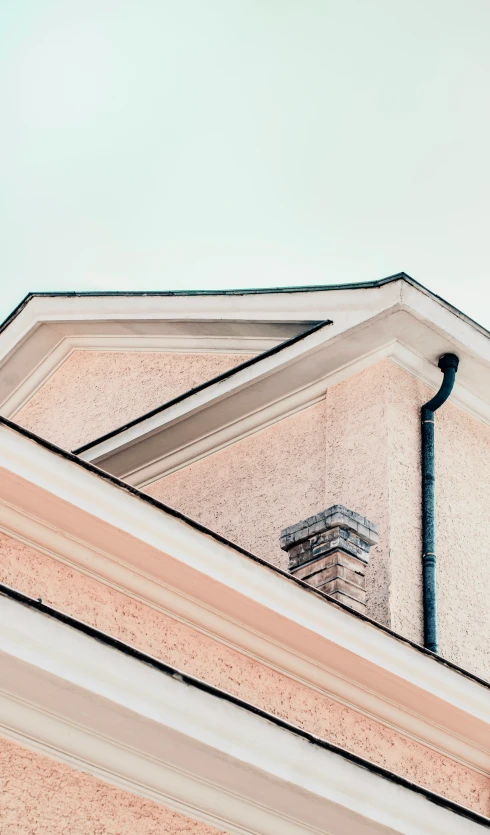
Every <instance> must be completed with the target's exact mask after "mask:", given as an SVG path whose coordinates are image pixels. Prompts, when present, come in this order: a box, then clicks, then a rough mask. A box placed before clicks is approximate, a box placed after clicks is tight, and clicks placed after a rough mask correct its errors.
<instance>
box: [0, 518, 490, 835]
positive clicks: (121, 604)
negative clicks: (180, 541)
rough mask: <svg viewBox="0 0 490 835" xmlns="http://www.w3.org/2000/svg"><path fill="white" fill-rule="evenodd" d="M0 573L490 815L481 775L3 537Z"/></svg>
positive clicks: (487, 784)
mask: <svg viewBox="0 0 490 835" xmlns="http://www.w3.org/2000/svg"><path fill="white" fill-rule="evenodd" d="M244 559H246V558H245V557H244ZM0 569H1V573H0V578H1V581H2V582H4V583H6V584H8V585H10V586H13V587H15V588H17V589H19V590H20V591H22V592H24V593H25V594H28V595H30V596H31V597H34V598H41V599H42V600H43V602H45V603H47V604H49V605H52V606H54V607H56V608H58V609H60V610H62V611H65V612H68V613H69V614H71V615H72V616H73V617H75V618H78V619H79V620H82V621H85V622H86V623H89V624H91V625H93V626H95V627H96V628H99V629H101V630H103V631H104V632H106V633H108V634H110V635H113V636H115V637H117V638H119V639H120V640H121V641H124V642H126V643H129V644H133V645H135V646H137V647H139V648H140V649H141V650H143V651H144V652H147V653H149V654H151V655H154V656H156V657H158V658H161V659H162V660H164V661H166V662H167V663H169V664H171V665H172V666H175V667H177V668H179V669H181V670H183V671H185V672H187V673H189V674H191V675H194V676H197V677H198V678H201V679H204V680H205V681H208V682H209V683H210V684H213V685H215V686H216V687H219V688H221V689H222V690H225V691H227V692H228V693H231V694H233V695H236V696H238V697H240V698H242V699H244V700H245V701H247V702H249V703H251V704H254V705H257V706H258V707H260V708H262V709H264V710H267V711H270V712H271V713H273V714H275V715H277V716H280V717H281V718H283V719H285V720H287V721H289V722H291V723H292V724H294V725H296V726H298V727H301V728H304V729H305V730H308V731H310V732H311V733H314V734H316V735H318V736H319V737H322V738H324V739H327V740H330V741H332V742H333V743H335V744H337V745H339V746H341V747H343V748H346V749H348V750H350V751H352V752H354V753H356V754H358V755H360V756H362V757H366V758H367V759H369V760H371V761H373V762H376V763H379V764H380V765H382V766H384V767H386V768H388V769H390V770H392V771H394V772H395V773H397V774H400V775H403V776H405V777H407V778H408V779H410V780H413V781H414V782H416V783H419V784H421V785H424V786H426V787H427V788H429V789H431V790H432V791H435V792H437V793H439V794H442V795H444V796H445V797H449V798H451V799H453V800H455V801H457V802H459V803H461V804H463V805H465V806H468V807H470V808H472V809H475V810H477V811H479V812H481V813H482V814H489V813H490V781H489V779H488V778H487V777H485V776H484V775H482V774H480V773H477V772H475V771H473V770H471V769H469V768H466V767H464V766H463V765H462V764H460V763H458V762H455V761H453V760H451V759H449V758H447V757H444V756H442V755H441V754H439V753H437V752H436V751H433V750H431V749H428V748H426V747H425V746H424V745H421V744H420V743H418V742H416V741H415V740H413V739H410V738H408V737H405V736H403V735H401V734H398V733H396V732H394V731H393V730H392V729H390V728H388V727H385V726H384V725H381V724H380V723H378V722H375V721H374V720H373V719H371V718H369V717H368V716H365V715H364V714H362V713H359V712H357V711H355V710H353V709H351V708H348V707H346V706H345V705H343V704H341V703H339V702H337V701H335V700H334V699H332V698H330V697H329V696H328V695H327V694H325V693H322V692H320V691H318V690H313V689H311V688H310V687H308V686H307V685H305V684H302V683H301V682H300V681H297V680H295V679H291V678H289V677H287V676H285V675H284V674H281V673H280V672H278V671H277V670H275V669H272V668H269V667H268V666H266V665H264V664H261V663H260V662H258V661H256V660H255V659H253V658H250V657H248V656H246V655H244V654H242V653H240V652H238V651H237V650H235V649H233V648H231V647H230V646H228V645H225V644H222V643H221V642H218V641H217V640H214V639H212V638H211V637H210V636H208V635H206V634H203V633H201V632H199V631H197V630H195V629H193V628H191V627H190V626H187V625H185V624H182V623H180V622H178V621H176V620H175V619H173V618H171V617H169V616H167V615H165V614H164V613H162V612H160V611H158V610H156V609H154V608H151V607H148V606H145V605H144V604H143V603H141V602H139V601H137V600H135V599H133V598H131V597H129V596H126V595H124V594H123V593H121V592H119V591H117V590H115V589H112V588H109V587H108V586H106V585H103V584H102V583H100V582H98V581H97V580H95V579H94V578H92V577H89V576H87V575H85V574H82V573H81V572H79V571H76V570H73V569H71V568H69V567H68V566H66V565H65V564H63V563H61V562H59V561H57V560H56V559H54V558H53V557H51V556H47V555H44V554H42V553H39V552H38V551H36V550H34V549H32V548H30V547H28V546H27V545H25V544H23V543H21V542H19V541H18V540H16V539H13V538H9V537H7V536H5V535H4V534H0ZM325 605H328V604H327V603H326V604H325ZM109 831H110V832H111V831H112V830H109ZM150 831H151V830H150ZM170 831H172V830H170ZM136 832H138V830H137V829H136ZM142 832H146V830H142Z"/></svg>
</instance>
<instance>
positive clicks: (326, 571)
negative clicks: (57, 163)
mask: <svg viewBox="0 0 490 835" xmlns="http://www.w3.org/2000/svg"><path fill="white" fill-rule="evenodd" d="M377 542H378V529H377V527H376V525H373V523H372V522H369V520H368V519H365V518H364V516H360V515H359V514H358V513H355V512H354V511H353V510H347V508H346V507H344V506H343V505H341V504H335V505H333V507H329V508H328V510H323V511H322V512H321V513H317V515H316V516H310V518H309V519H305V520H304V521H303V522H298V523H297V524H296V525H291V526H290V527H289V528H285V529H284V530H283V531H282V533H281V539H280V543H281V548H282V549H283V551H287V553H288V555H289V570H290V572H291V574H294V576H295V577H299V578H300V579H301V580H304V581H305V582H306V583H308V584H309V585H310V586H314V587H315V588H317V589H320V590H321V591H323V592H325V594H328V595H329V596H330V597H332V598H333V599H334V600H339V601H340V602H341V603H344V604H345V605H346V606H350V608H351V609H355V610H356V611H357V612H363V613H364V612H365V611H366V578H365V571H366V566H367V564H368V562H369V550H370V548H371V545H376V543H377Z"/></svg>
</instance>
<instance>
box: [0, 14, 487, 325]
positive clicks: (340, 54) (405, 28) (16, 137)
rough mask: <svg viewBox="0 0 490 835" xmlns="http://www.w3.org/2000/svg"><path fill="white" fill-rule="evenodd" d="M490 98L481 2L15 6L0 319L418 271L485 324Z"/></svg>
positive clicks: (1, 39)
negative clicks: (132, 295)
mask: <svg viewBox="0 0 490 835" xmlns="http://www.w3.org/2000/svg"><path fill="white" fill-rule="evenodd" d="M489 108H490V2H489V0H481V2H480V1H479V0H461V2H456V1H455V0H410V2H407V0H335V2H333V0H194V2H190V0H173V2H167V0H130V1H129V0H128V1H126V0H78V1H77V2H72V0H53V2H49V0H12V1H11V2H10V1H9V0H4V2H3V3H0V114H1V129H0V152H1V153H0V166H1V172H0V183H1V185H0V281H1V290H0V319H3V318H4V316H6V315H7V314H8V313H9V312H10V310H11V309H12V308H13V307H14V306H15V305H16V304H17V302H18V301H20V299H21V298H22V297H23V296H24V295H25V294H26V293H27V292H28V291H30V290H37V291H39V290H73V289H77V290H89V289H98V290H103V289H110V290H118V289H135V290H145V289H153V290H166V289H199V288H201V289H214V288H227V287H230V288H231V287H265V286H281V285H283V286H288V285H302V284H333V283H334V284H335V283H344V282H347V281H349V282H350V281H366V280H372V279H377V278H382V277H384V276H387V275H390V274H392V273H395V272H399V271H401V270H404V271H406V272H408V273H409V274H410V275H412V276H413V277H414V278H416V279H418V280H419V281H420V282H422V283H423V284H425V285H426V286H428V287H429V288H431V289H433V290H434V291H435V292H437V293H439V294H440V295H442V296H444V297H445V298H446V299H447V300H448V301H451V302H452V303H453V304H455V305H457V306H458V307H460V308H461V309H463V310H464V311H465V312H466V313H468V314H469V315H471V316H473V317H474V318H475V319H477V320H478V321H479V322H481V324H483V325H485V326H486V327H488V328H490V291H489V289H488V277H489V275H490V269H489V255H490V251H489V250H490V234H489V225H490V224H489V221H490V161H489V157H490V112H489Z"/></svg>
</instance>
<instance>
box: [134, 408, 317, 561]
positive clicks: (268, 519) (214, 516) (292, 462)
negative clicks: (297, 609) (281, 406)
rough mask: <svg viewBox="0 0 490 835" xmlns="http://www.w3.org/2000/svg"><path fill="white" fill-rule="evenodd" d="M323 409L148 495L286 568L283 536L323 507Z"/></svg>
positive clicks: (241, 444) (174, 477)
mask: <svg viewBox="0 0 490 835" xmlns="http://www.w3.org/2000/svg"><path fill="white" fill-rule="evenodd" d="M324 410H325V406H324V403H323V402H322V403H318V404H316V405H315V406H311V407H310V408H309V409H304V410H303V411H302V412H298V413H297V414H296V415H292V416H291V417H289V418H286V419H285V420H283V421H280V422H279V423H276V424H274V425H273V426H270V427H268V428H266V429H264V430H262V431H261V432H257V433H256V434H255V435H251V436H250V437H248V438H244V439H243V440H241V441H238V442H237V443H235V444H233V445H232V446H229V447H226V448H225V449H222V450H220V451H218V452H216V453H214V454H213V455H210V456H208V457H207V458H203V459H202V460H201V461H197V462H196V463H195V464H191V465H190V466H189V467H186V468H185V469H183V470H179V471H178V472H176V473H172V474H171V475H169V476H167V477H165V478H162V479H159V480H158V481H155V482H154V483H153V484H151V485H149V486H148V487H147V488H146V492H147V493H149V494H150V495H151V496H154V497H155V498H157V499H159V500H160V501H162V502H165V503H166V504H169V505H171V506H172V507H175V508H178V509H179V510H181V511H183V512H184V513H186V514H187V515H188V516H190V517H191V518H193V519H196V520H197V521H199V522H201V523H202V524H203V525H206V526H207V527H208V528H211V529H212V530H213V531H216V532H217V533H220V534H222V535H223V536H226V537H227V538H228V539H230V540H232V542H236V543H237V544H239V545H241V546H242V547H243V548H246V549H247V550H249V551H252V553H254V554H256V555H257V556H259V557H262V558H263V559H265V560H268V562H271V563H273V564H274V565H279V566H280V567H281V568H284V569H287V563H288V560H287V555H286V554H285V553H284V551H281V549H280V547H279V535H280V533H281V530H282V529H283V528H285V527H286V526H287V525H290V524H292V522H293V521H295V522H296V521H299V520H300V519H304V518H305V517H307V516H310V515H311V514H312V513H316V512H317V511H318V510H319V509H321V508H322V507H323V502H324V492H325V411H324Z"/></svg>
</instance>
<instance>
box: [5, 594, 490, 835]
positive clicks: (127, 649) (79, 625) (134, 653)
mask: <svg viewBox="0 0 490 835" xmlns="http://www.w3.org/2000/svg"><path fill="white" fill-rule="evenodd" d="M0 595H3V596H5V597H8V598H10V599H11V600H15V601H16V602H17V603H19V604H20V605H22V606H26V607H28V608H31V609H34V610H36V611H38V612H40V613H41V614H43V615H46V616H47V617H50V618H52V619H53V620H56V621H58V622H60V623H63V624H64V625H65V626H69V627H70V628H72V629H75V630H77V631H78V632H82V633H83V634H84V635H86V636H87V637H90V638H92V639H94V640H96V641H99V642H100V643H102V644H104V645H105V646H109V647H111V648H112V649H115V650H116V651H117V652H121V653H123V654H124V655H126V656H129V657H130V658H133V659H134V660H135V661H139V662H141V663H143V664H147V665H148V666H150V667H153V668H154V669H156V670H158V672H160V673H162V674H163V675H166V676H170V677H172V678H178V679H179V681H181V682H182V683H183V684H186V685H187V686H190V687H194V688H196V689H198V690H200V691H201V692H204V693H207V694H209V695H211V696H214V697H215V698H219V699H222V700H223V701H225V702H228V703H229V704H233V705H234V706H235V707H238V708H241V709H242V710H246V711H247V712H248V713H253V714H254V715H255V716H258V717H260V718H261V719H264V720H266V721H267V722H271V723H272V724H274V725H276V726H277V727H279V728H282V729H283V730H285V731H288V732H289V733H291V734H293V735H294V736H298V737H300V738H301V739H304V740H305V741H306V742H309V743H310V744H311V745H314V746H315V747H317V748H321V749H323V750H325V751H329V752H330V753H332V754H336V755H337V756H340V757H342V759H344V760H348V761H349V762H351V763H353V764H354V765H357V766H359V767H361V768H364V769H366V770H367V771H370V772H371V773H373V774H376V775H377V776H378V777H381V778H383V779H385V780H389V781H390V782H391V783H394V784H395V785H398V786H400V787H402V788H405V789H408V790H409V791H412V792H415V793H417V794H421V795H422V796H423V797H425V798H426V799H427V800H429V801H430V802H432V803H435V804H436V805H438V806H440V807H443V808H445V809H448V810H449V811H451V812H454V813H455V814H457V815H460V816H461V817H464V818H466V819H469V820H472V821H474V822H475V823H478V824H480V825H482V826H485V827H488V828H490V818H487V817H485V816H484V815H480V814H479V813H478V812H475V811H473V810H472V809H468V807H466V806H461V805H460V804H459V803H456V802H455V801H453V800H450V799H449V798H446V797H443V796H442V795H439V794H436V793H435V792H432V791H430V789H427V788H425V787H424V786H421V785H420V784H419V783H413V782H412V781H411V780H408V779H407V778H405V777H402V776H400V775H398V774H395V772H393V771H390V770H389V769H387V768H383V766H380V765H377V764H376V763H373V762H372V761H371V760H367V759H365V758H364V757H360V756H359V755H357V754H354V753H351V752H350V751H348V750H347V749H345V748H341V747H340V746H338V745H335V744H334V743H332V742H329V741H328V740H326V739H323V738H322V737H319V736H316V735H315V734H312V733H310V732H309V731H306V730H304V729H303V728H299V727H297V726H296V725H293V724H292V723H291V722H287V721H286V720H284V719H281V717H279V716H276V715H275V714H273V713H269V712H268V711H265V710H263V709H262V708H259V707H256V706H255V705H253V704H251V703H250V702H246V701H245V700H243V699H240V698H239V697H237V696H234V695H232V694H231V693H227V692H226V691H225V690H220V689H219V688H218V687H215V686H214V685H212V684H208V683H207V682H206V681H204V680H203V679H199V678H196V677H195V676H192V675H189V674H187V673H185V672H182V671H181V670H179V669H177V668H175V667H172V666H170V665H169V664H166V663H165V662H163V661H160V660H159V659H158V658H155V657H154V656H152V655H148V654H147V653H145V652H143V651H141V650H139V649H137V648H136V647H134V646H131V645H130V644H126V643H124V642H123V641H120V640H119V639H117V638H114V637H113V636H112V635H109V634H108V633H106V632H101V631H100V630H99V629H96V628H95V627H93V626H90V625H89V624H86V623H84V622H83V621H79V620H77V619H76V618H73V617H71V616H70V615H67V614H65V613H63V612H60V611H59V610H57V609H54V608H53V607H51V606H46V605H45V604H44V603H42V602H41V601H39V600H37V601H36V600H34V599H33V598H31V597H28V596H27V595H25V594H23V593H22V592H19V591H17V590H16V589H13V588H11V587H10V586H6V585H4V584H3V583H0Z"/></svg>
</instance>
